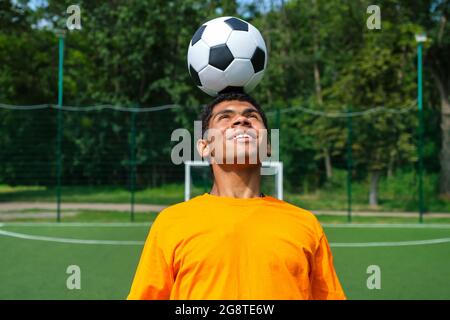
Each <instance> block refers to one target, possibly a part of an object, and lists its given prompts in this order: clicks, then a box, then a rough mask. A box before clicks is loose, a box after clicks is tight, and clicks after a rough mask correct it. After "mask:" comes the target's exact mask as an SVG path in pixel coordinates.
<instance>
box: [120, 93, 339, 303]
mask: <svg viewBox="0 0 450 320" xmlns="http://www.w3.org/2000/svg"><path fill="white" fill-rule="evenodd" d="M202 125H203V130H204V131H207V132H206V135H204V136H203V138H204V139H200V140H199V141H198V142H197V149H198V152H199V153H200V155H201V156H202V157H203V158H208V159H209V161H210V163H211V167H212V171H213V176H214V185H213V187H212V190H211V192H210V193H206V194H203V195H201V196H198V197H195V198H193V199H191V200H189V201H186V202H183V203H179V204H176V205H174V206H171V207H169V208H166V209H165V210H163V211H162V212H161V213H160V214H159V215H158V217H157V218H156V220H155V221H154V223H153V225H152V227H151V230H150V233H149V235H148V238H147V241H146V243H145V246H144V249H143V252H142V256H141V260H140V262H139V265H138V268H137V271H136V275H135V278H134V281H133V284H132V287H131V291H130V293H129V296H128V299H183V300H185V299H195V300H205V299H221V300H224V299H236V300H238V299H239V300H247V299H248V300H253V299H263V300H270V299H285V300H288V299H345V295H344V292H343V290H342V287H341V285H340V283H339V280H338V278H337V276H336V272H335V270H334V266H333V258H332V255H331V251H330V248H329V245H328V242H327V238H326V236H325V234H324V232H323V230H322V228H321V226H320V224H319V222H318V221H317V219H316V218H315V216H314V215H313V214H312V213H310V212H308V211H306V210H303V209H300V208H298V207H295V206H293V205H290V204H288V203H286V202H284V201H281V200H278V199H275V198H273V197H270V196H265V195H263V194H262V193H261V191H260V179H261V172H260V171H261V159H260V157H259V156H256V161H250V160H251V159H255V155H257V154H258V151H259V149H261V148H263V147H264V145H263V144H264V142H262V141H263V140H264V139H261V137H262V135H261V132H264V131H263V130H264V129H268V127H267V120H266V117H265V114H264V112H263V110H262V109H261V108H260V107H259V105H258V104H257V103H256V102H255V101H254V100H253V99H252V98H251V97H250V96H248V95H246V94H238V93H231V94H223V95H220V96H219V97H217V98H216V99H215V100H214V101H212V102H211V103H210V104H209V105H208V106H206V108H205V110H204V112H203V115H202ZM211 132H212V133H211ZM230 150H233V151H234V152H231V154H232V156H231V160H232V161H229V160H230V159H229V158H230V157H228V159H226V156H227V155H229V154H230V153H229V152H228V151H230ZM222 151H223V152H222ZM242 158H245V161H242ZM239 159H241V161H238V160H239Z"/></svg>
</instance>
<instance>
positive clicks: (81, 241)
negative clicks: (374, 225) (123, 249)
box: [0, 230, 144, 245]
mask: <svg viewBox="0 0 450 320" xmlns="http://www.w3.org/2000/svg"><path fill="white" fill-rule="evenodd" d="M0 235H3V236H7V237H13V238H19V239H26V240H38V241H49V242H60V243H72V244H74V243H75V244H106V245H143V244H144V242H143V241H126V240H84V239H66V238H54V237H45V236H34V235H29V234H24V233H17V232H10V231H5V230H0Z"/></svg>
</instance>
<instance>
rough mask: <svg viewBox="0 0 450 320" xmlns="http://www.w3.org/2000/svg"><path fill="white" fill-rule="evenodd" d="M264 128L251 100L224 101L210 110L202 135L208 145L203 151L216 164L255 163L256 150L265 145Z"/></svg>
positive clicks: (265, 135) (257, 160)
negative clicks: (205, 130)
mask: <svg viewBox="0 0 450 320" xmlns="http://www.w3.org/2000/svg"><path fill="white" fill-rule="evenodd" d="M265 129H266V128H265V126H264V122H263V119H262V117H261V115H260V114H259V112H258V110H257V109H256V108H255V107H254V106H253V105H252V104H251V103H249V102H246V101H236V100H233V101H223V102H221V103H219V104H217V105H216V106H215V107H214V109H213V111H212V115H211V118H210V120H209V129H208V131H207V134H206V136H205V139H207V141H206V145H207V148H206V149H204V152H203V154H202V155H203V156H205V152H206V153H207V155H209V156H211V161H212V162H214V163H219V164H220V163H222V164H225V163H226V164H258V163H260V159H259V157H258V150H259V149H260V148H261V146H262V145H264V146H265V149H267V134H266V130H265ZM263 137H264V138H263ZM204 146H205V144H204ZM199 151H200V150H199ZM200 152H201V151H200ZM201 153H202V152H201Z"/></svg>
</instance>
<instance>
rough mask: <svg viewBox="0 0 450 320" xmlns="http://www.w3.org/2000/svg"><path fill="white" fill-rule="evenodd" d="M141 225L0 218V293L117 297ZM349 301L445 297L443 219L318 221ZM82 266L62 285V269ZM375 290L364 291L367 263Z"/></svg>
mask: <svg viewBox="0 0 450 320" xmlns="http://www.w3.org/2000/svg"><path fill="white" fill-rule="evenodd" d="M149 227H150V224H148V223H133V224H131V223H60V224H56V223H13V222H12V223H4V224H0V252H1V260H0V261H1V263H0V299H124V298H126V296H127V293H128V291H129V288H130V284H131V281H132V278H133V275H134V272H135V269H136V265H137V263H138V260H139V256H140V252H141V250H142V245H143V241H144V240H145V238H146V236H147V234H148V230H149ZM324 227H325V231H326V234H327V237H328V240H329V242H330V244H331V246H332V251H333V256H334V260H335V266H336V269H337V272H338V275H339V278H340V280H341V283H342V285H343V287H344V290H345V292H346V294H347V296H348V298H349V299H450V224H424V225H418V224H352V225H349V224H334V225H333V224H324ZM70 265H77V266H79V267H80V270H81V289H80V290H77V289H75V290H69V289H67V286H66V281H67V279H68V277H69V276H70V275H69V274H67V273H66V271H67V267H68V266H70ZM373 265H376V266H378V267H379V268H380V271H381V289H368V287H367V279H368V278H369V277H370V276H371V274H368V273H367V269H368V267H369V266H373Z"/></svg>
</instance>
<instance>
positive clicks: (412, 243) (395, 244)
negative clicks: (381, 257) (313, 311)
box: [330, 238, 450, 248]
mask: <svg viewBox="0 0 450 320" xmlns="http://www.w3.org/2000/svg"><path fill="white" fill-rule="evenodd" d="M447 242H450V238H442V239H429V240H417V241H397V242H349V243H330V247H334V248H367V247H400V246H421V245H427V244H437V243H447Z"/></svg>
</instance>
